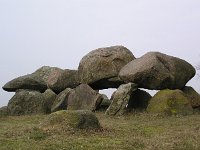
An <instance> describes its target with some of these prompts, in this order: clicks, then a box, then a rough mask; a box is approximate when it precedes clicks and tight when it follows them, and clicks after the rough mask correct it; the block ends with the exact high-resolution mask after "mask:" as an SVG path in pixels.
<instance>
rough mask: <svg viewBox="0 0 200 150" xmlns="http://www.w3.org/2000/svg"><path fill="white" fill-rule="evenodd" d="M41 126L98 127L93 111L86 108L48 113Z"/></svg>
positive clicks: (48, 127)
mask: <svg viewBox="0 0 200 150" xmlns="http://www.w3.org/2000/svg"><path fill="white" fill-rule="evenodd" d="M40 127H41V128H44V129H53V128H64V129H91V128H100V124H99V121H98V119H97V117H96V116H95V115H94V113H92V112H90V111H87V110H61V111H57V112H55V113H52V114H50V115H48V116H47V117H46V118H45V119H44V120H43V121H42V122H41V124H40Z"/></svg>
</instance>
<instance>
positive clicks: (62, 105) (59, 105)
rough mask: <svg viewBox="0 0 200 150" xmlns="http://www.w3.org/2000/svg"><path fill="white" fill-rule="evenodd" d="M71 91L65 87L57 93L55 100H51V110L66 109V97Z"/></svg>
mask: <svg viewBox="0 0 200 150" xmlns="http://www.w3.org/2000/svg"><path fill="white" fill-rule="evenodd" d="M71 91H72V89H70V88H66V89H65V90H64V91H62V92H61V93H60V94H58V96H57V97H56V100H55V101H54V102H53V105H52V107H51V112H56V111H59V110H66V109H67V103H68V97H69V94H70V93H71Z"/></svg>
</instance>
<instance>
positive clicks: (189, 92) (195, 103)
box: [182, 87, 200, 108]
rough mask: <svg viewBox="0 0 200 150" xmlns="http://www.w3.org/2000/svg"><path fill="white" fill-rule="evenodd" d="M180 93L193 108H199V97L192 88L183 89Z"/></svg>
mask: <svg viewBox="0 0 200 150" xmlns="http://www.w3.org/2000/svg"><path fill="white" fill-rule="evenodd" d="M182 91H183V92H184V93H185V94H186V96H187V97H188V98H189V100H190V104H191V106H192V107H193V108H200V95H199V93H197V92H196V91H195V90H194V89H193V88H192V87H184V88H183V89H182Z"/></svg>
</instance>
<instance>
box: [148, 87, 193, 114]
mask: <svg viewBox="0 0 200 150" xmlns="http://www.w3.org/2000/svg"><path fill="white" fill-rule="evenodd" d="M147 111H148V112H149V113H156V114H162V115H188V114H192V113H193V108H192V106H191V105H190V100H189V99H188V98H187V96H185V94H184V93H183V92H182V91H181V90H169V89H166V90H161V91H159V92H158V93H157V94H156V95H155V96H154V97H153V98H152V99H151V100H150V102H149V105H148V107H147Z"/></svg>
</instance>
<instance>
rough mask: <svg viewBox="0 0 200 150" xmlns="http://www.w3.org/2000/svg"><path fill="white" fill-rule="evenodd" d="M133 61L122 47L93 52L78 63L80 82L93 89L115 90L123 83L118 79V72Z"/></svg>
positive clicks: (127, 51) (128, 51) (130, 53)
mask: <svg viewBox="0 0 200 150" xmlns="http://www.w3.org/2000/svg"><path fill="white" fill-rule="evenodd" d="M133 59H135V57H134V56H133V54H132V52H131V51H130V50H128V49H127V48H125V47H123V46H112V47H106V48H99V49H96V50H93V51H91V52H90V53H88V54H87V55H86V56H84V57H83V58H82V60H81V61H80V63H79V67H78V74H79V79H80V82H81V83H84V84H89V85H90V86H91V87H92V88H93V89H105V88H117V87H119V85H121V84H122V83H123V81H121V80H120V79H119V78H118V73H119V71H120V70H121V68H122V67H123V66H124V65H126V64H127V63H128V62H130V61H132V60H133Z"/></svg>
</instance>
